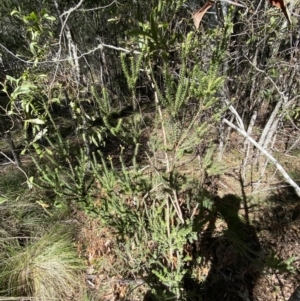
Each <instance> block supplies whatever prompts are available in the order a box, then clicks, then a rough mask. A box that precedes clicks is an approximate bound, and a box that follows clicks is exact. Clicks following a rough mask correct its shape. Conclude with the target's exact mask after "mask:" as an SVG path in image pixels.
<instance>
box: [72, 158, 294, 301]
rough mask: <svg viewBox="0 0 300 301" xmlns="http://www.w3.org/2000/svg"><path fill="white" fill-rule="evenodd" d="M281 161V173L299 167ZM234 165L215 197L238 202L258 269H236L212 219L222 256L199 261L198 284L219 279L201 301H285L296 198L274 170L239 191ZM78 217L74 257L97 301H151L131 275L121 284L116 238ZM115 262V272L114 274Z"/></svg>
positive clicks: (290, 284) (290, 288)
mask: <svg viewBox="0 0 300 301" xmlns="http://www.w3.org/2000/svg"><path fill="white" fill-rule="evenodd" d="M281 159H282V160H281V161H283V162H285V163H286V166H285V167H286V168H288V167H289V166H288V165H289V164H290V163H289V162H293V168H294V171H295V170H296V169H297V168H298V167H299V166H300V159H299V158H298V157H297V156H295V157H293V159H292V160H290V158H289V157H285V158H281ZM237 162H238V161H236V160H232V158H231V159H227V160H226V159H224V164H226V166H227V167H228V168H227V171H226V173H225V174H224V175H223V176H222V177H221V178H219V180H218V183H217V185H218V193H219V195H220V196H221V197H222V196H224V195H227V194H234V195H239V196H243V201H242V204H241V207H240V210H239V212H238V215H239V218H240V221H241V226H242V227H243V229H245V231H246V232H247V231H250V232H251V233H252V234H251V235H252V236H251V237H252V238H251V237H250V238H249V239H250V240H251V239H252V240H253V242H252V245H253V246H254V245H256V246H258V248H259V249H260V250H261V251H260V254H261V258H260V268H258V269H257V264H256V268H254V267H252V266H251V263H250V264H249V262H251V260H250V261H249V260H248V258H244V259H242V261H243V262H248V263H247V264H244V263H241V260H240V259H238V255H237V253H236V251H235V250H234V249H236V246H234V247H233V246H232V244H230V243H229V244H228V243H225V244H224V243H223V240H222V238H223V237H224V233H225V232H226V231H227V230H228V225H227V224H226V222H225V221H224V220H223V219H220V218H217V219H216V221H215V225H214V230H213V233H211V237H213V238H212V239H213V242H212V243H211V245H214V247H213V248H214V251H213V252H214V254H221V255H218V257H217V258H215V259H214V258H213V256H210V260H206V261H205V262H204V261H203V262H202V263H201V264H200V265H199V266H198V268H197V278H198V280H199V282H201V281H202V282H203V283H205V282H206V281H207V280H206V281H205V279H206V278H207V277H211V273H212V271H215V272H216V271H217V272H216V273H215V274H218V273H219V274H222V275H221V278H222V279H221V278H220V276H216V275H215V276H216V277H217V278H214V281H213V282H212V283H213V284H212V285H211V284H209V287H210V288H209V290H208V293H207V295H205V294H204V295H203V297H202V298H203V300H204V301H208V300H209V301H214V300H228V301H229V300H230V301H232V300H242V301H250V300H253V301H273V300H278V301H285V300H288V299H289V298H290V296H291V295H292V293H293V292H294V291H295V289H296V288H297V286H298V285H299V283H300V240H299V238H300V202H299V198H298V197H297V196H296V195H295V194H294V192H293V191H291V190H290V189H289V188H288V187H287V185H286V184H285V183H284V182H283V181H281V179H280V176H278V175H277V174H276V171H275V170H274V171H273V174H271V173H269V175H267V176H265V177H264V178H263V179H262V181H261V182H260V183H258V182H256V186H255V185H254V184H253V185H250V184H251V183H250V182H249V183H250V184H249V185H244V187H243V188H242V187H241V181H240V180H239V176H238V172H237V170H238V169H239V166H240V163H237ZM271 170H272V168H271ZM298 170H300V168H299V169H298ZM268 176H269V178H267V177H268ZM253 183H254V181H253ZM258 184H259V185H258ZM77 214H79V213H77ZM80 215H81V217H79V219H81V221H82V222H83V224H84V226H83V227H82V230H81V234H80V236H79V240H78V251H79V254H81V256H85V258H86V263H87V279H86V280H87V283H88V285H89V286H90V287H91V289H92V290H94V292H95V293H96V295H98V296H99V298H100V299H99V300H115V301H116V300H132V301H133V300H148V301H149V300H151V299H147V298H145V299H144V297H143V295H144V294H145V292H146V291H147V286H146V285H145V284H144V283H143V280H142V279H133V278H134V272H133V273H132V277H133V278H132V277H129V278H131V280H129V279H123V278H122V276H121V274H124V270H122V260H121V259H118V256H120V253H118V251H117V250H116V249H115V248H114V247H115V246H116V236H115V235H114V233H113V231H112V230H111V229H109V228H107V227H102V226H101V225H100V224H99V221H98V220H93V219H87V218H86V217H84V216H83V214H82V213H80ZM204 229H205V228H204ZM247 229H250V230H247ZM204 231H205V230H204ZM201 235H203V233H201ZM201 235H200V237H201ZM247 237H248V236H247ZM84 246H85V247H84ZM83 250H85V251H83ZM118 260H119V261H120V262H119V269H118V271H116V266H118V263H117V264H116V261H118ZM95 263H96V264H95ZM214 265H215V266H214ZM228 271H230V272H228ZM224 274H226V275H224ZM111 275H114V276H113V277H111ZM127 275H130V271H129V272H128V271H127ZM249 275H250V276H249ZM215 276H214V277H215ZM210 279H211V278H210ZM219 280H221V282H220V281H219ZM191 300H202V299H198V298H195V299H191Z"/></svg>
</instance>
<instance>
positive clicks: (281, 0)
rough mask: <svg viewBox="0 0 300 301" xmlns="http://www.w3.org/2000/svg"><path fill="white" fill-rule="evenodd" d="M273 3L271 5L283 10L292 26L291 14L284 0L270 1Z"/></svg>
mask: <svg viewBox="0 0 300 301" xmlns="http://www.w3.org/2000/svg"><path fill="white" fill-rule="evenodd" d="M269 1H270V2H271V4H272V5H273V6H275V7H277V8H279V9H281V10H282V12H283V13H284V15H285V17H286V19H287V20H288V22H289V23H290V24H291V16H290V13H289V11H288V9H287V7H286V5H285V3H284V0H269Z"/></svg>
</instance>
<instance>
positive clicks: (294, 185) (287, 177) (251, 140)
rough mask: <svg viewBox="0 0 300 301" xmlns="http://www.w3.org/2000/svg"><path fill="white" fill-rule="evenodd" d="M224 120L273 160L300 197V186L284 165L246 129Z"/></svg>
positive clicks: (224, 120)
mask: <svg viewBox="0 0 300 301" xmlns="http://www.w3.org/2000/svg"><path fill="white" fill-rule="evenodd" d="M223 122H224V123H226V124H227V125H229V126H230V127H231V128H233V129H235V130H236V131H238V132H239V133H240V134H242V135H243V136H244V137H245V138H247V139H248V140H249V141H250V142H251V143H252V144H253V145H254V146H255V147H257V148H258V149H259V150H260V151H261V152H262V153H263V154H264V155H265V156H266V157H267V158H268V159H269V160H270V162H272V163H273V164H274V165H275V166H276V168H277V169H278V170H279V172H280V173H281V174H282V176H283V177H284V178H285V180H286V181H287V183H289V184H290V185H291V186H292V187H293V188H294V190H295V192H296V194H297V195H298V196H299V197H300V187H299V186H298V185H297V183H296V182H295V181H294V180H293V179H292V178H291V177H290V176H289V175H288V173H287V172H286V171H285V169H284V168H283V167H282V165H281V164H280V163H279V162H278V161H277V160H276V159H275V158H274V157H273V156H272V155H271V154H270V153H268V152H267V151H266V150H265V149H264V148H263V147H262V146H261V145H260V144H258V143H257V142H256V141H255V140H254V139H253V138H252V137H250V136H249V135H248V134H247V132H246V131H245V130H244V129H241V128H239V127H237V126H235V125H234V124H233V123H231V122H230V121H228V120H227V119H223Z"/></svg>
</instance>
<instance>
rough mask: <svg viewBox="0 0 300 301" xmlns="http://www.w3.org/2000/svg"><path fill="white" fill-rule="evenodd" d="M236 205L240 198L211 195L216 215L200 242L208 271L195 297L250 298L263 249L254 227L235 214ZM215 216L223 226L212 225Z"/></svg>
mask: <svg viewBox="0 0 300 301" xmlns="http://www.w3.org/2000/svg"><path fill="white" fill-rule="evenodd" d="M240 204H241V199H240V198H238V197H237V196H235V195H231V194H228V195H226V196H224V197H223V198H219V197H216V198H215V208H216V214H215V215H214V217H213V218H212V219H211V220H210V222H209V225H208V226H207V228H206V230H205V231H204V233H203V234H202V237H201V241H200V253H201V256H202V258H203V259H204V260H205V261H206V262H210V270H209V273H208V275H207V277H206V280H205V282H204V283H203V284H202V285H201V288H202V289H201V298H200V299H199V300H203V301H214V300H218V301H221V300H224V301H225V300H228V301H229V300H230V301H234V300H254V296H253V289H254V287H255V284H256V281H257V279H258V278H259V276H260V273H261V272H262V269H263V260H262V257H263V255H262V254H263V252H262V248H261V245H260V243H259V240H258V238H257V235H256V231H255V228H254V227H253V226H251V225H249V224H248V223H246V222H245V221H243V220H242V218H241V217H240V216H239V209H240ZM217 217H221V218H222V219H223V220H224V221H225V224H224V225H225V229H220V227H222V225H217V224H216V221H217ZM224 225H223V226H224ZM216 233H219V235H216Z"/></svg>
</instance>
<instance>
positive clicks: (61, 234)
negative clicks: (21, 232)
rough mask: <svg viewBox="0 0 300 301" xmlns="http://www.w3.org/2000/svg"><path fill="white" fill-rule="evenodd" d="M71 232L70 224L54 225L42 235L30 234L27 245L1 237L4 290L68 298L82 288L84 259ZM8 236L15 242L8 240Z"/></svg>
mask: <svg viewBox="0 0 300 301" xmlns="http://www.w3.org/2000/svg"><path fill="white" fill-rule="evenodd" d="M70 233H71V232H70V231H69V229H67V228H66V227H61V226H60V227H58V226H57V227H53V228H52V229H51V230H50V231H48V232H46V233H44V234H43V235H42V236H40V237H39V236H38V237H30V238H29V239H28V242H27V244H26V246H25V247H21V246H20V245H19V244H18V243H17V240H16V239H15V238H10V237H1V246H3V247H4V249H2V252H1V255H0V272H1V273H0V288H1V294H4V295H6V296H9V297H25V296H26V297H29V298H35V299H37V300H49V299H55V300H66V298H70V297H72V296H73V295H74V294H75V293H77V292H78V291H80V284H79V279H80V275H79V271H80V270H81V269H82V263H81V261H80V260H79V259H78V257H77V254H76V249H75V248H74V246H73V244H72V239H71V235H70ZM6 240H12V242H11V243H10V244H5V242H6Z"/></svg>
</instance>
